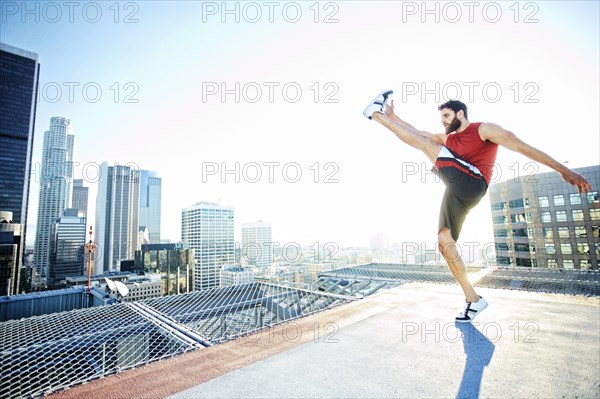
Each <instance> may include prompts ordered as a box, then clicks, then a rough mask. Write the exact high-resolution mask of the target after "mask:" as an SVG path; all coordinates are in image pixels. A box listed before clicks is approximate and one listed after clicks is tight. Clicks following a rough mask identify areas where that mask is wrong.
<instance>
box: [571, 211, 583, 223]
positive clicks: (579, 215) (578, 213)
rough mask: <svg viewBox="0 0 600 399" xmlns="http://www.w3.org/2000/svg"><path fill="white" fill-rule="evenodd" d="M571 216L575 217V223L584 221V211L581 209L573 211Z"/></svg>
mask: <svg viewBox="0 0 600 399" xmlns="http://www.w3.org/2000/svg"><path fill="white" fill-rule="evenodd" d="M571 214H572V215H573V221H574V222H577V221H579V220H583V211H582V210H581V209H573V210H572V211H571Z"/></svg>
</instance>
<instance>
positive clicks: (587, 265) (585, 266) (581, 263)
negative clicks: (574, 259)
mask: <svg viewBox="0 0 600 399" xmlns="http://www.w3.org/2000/svg"><path fill="white" fill-rule="evenodd" d="M579 268H580V269H581V270H590V269H591V268H592V264H591V263H590V261H589V260H580V261H579Z"/></svg>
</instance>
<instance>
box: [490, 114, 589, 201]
mask: <svg viewBox="0 0 600 399" xmlns="http://www.w3.org/2000/svg"><path fill="white" fill-rule="evenodd" d="M479 136H481V138H482V139H483V140H489V141H491V142H493V143H496V144H499V145H502V146H504V147H506V148H508V149H509V150H512V151H516V152H519V153H521V154H523V155H525V156H526V157H527V158H529V159H532V160H534V161H536V162H539V163H541V164H544V165H546V166H548V167H550V168H552V169H554V170H555V171H557V172H558V173H560V175H561V176H562V178H563V180H564V181H566V182H567V183H570V184H572V185H574V186H575V187H577V189H578V190H579V192H580V193H581V192H582V191H585V192H588V191H590V190H591V189H592V187H591V186H590V183H588V181H587V180H586V179H585V178H584V177H583V176H581V175H580V174H578V173H575V172H573V171H572V170H571V169H569V168H567V167H566V166H564V165H563V164H561V163H560V162H558V161H557V160H555V159H554V158H552V157H551V156H550V155H548V154H546V153H545V152H542V151H540V150H538V149H537V148H535V147H532V146H530V145H529V144H527V143H525V142H523V141H522V140H521V139H519V138H518V137H517V136H516V135H515V134H514V133H513V132H511V131H508V130H506V129H504V128H502V127H500V126H498V125H496V124H495V123H482V124H481V125H480V126H479Z"/></svg>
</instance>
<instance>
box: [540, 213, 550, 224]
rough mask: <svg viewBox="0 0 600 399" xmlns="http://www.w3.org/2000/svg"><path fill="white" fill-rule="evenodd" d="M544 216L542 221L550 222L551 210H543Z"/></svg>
mask: <svg viewBox="0 0 600 399" xmlns="http://www.w3.org/2000/svg"><path fill="white" fill-rule="evenodd" d="M540 216H541V217H542V223H550V222H551V221H552V219H551V218H550V212H542V213H540Z"/></svg>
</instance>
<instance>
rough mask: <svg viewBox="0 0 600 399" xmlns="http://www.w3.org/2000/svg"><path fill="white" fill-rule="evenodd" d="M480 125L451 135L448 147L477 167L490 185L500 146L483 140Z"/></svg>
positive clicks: (448, 139) (476, 124)
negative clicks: (480, 135) (480, 134)
mask: <svg viewBox="0 0 600 399" xmlns="http://www.w3.org/2000/svg"><path fill="white" fill-rule="evenodd" d="M479 125H481V122H475V123H471V124H469V126H468V127H467V128H466V129H465V130H464V131H462V132H460V133H450V134H449V135H448V137H447V138H446V147H448V148H449V149H450V150H451V151H452V152H454V153H455V154H456V155H458V156H459V157H461V158H462V159H464V160H465V161H467V162H469V163H470V164H472V165H473V166H476V167H477V169H479V170H480V171H481V173H482V174H483V178H484V179H485V181H486V182H487V183H488V184H490V181H491V180H492V172H493V171H494V162H496V154H497V153H498V144H495V143H492V142H491V141H483V140H481V137H479Z"/></svg>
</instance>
